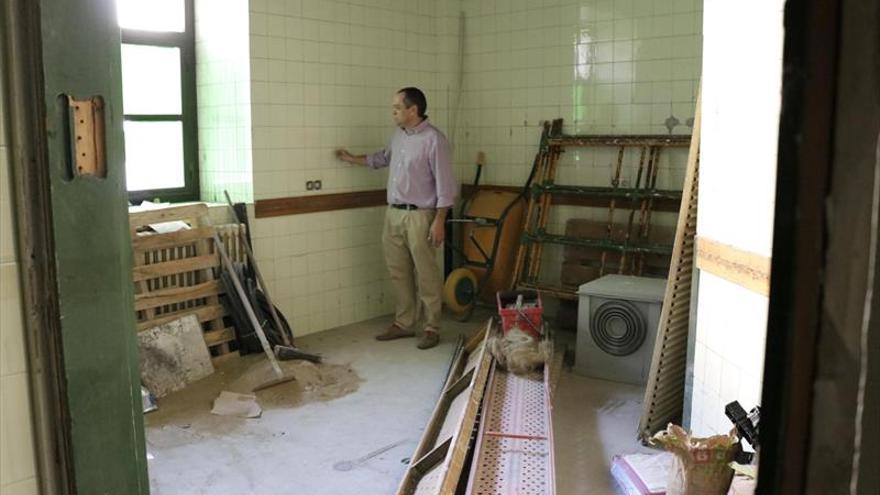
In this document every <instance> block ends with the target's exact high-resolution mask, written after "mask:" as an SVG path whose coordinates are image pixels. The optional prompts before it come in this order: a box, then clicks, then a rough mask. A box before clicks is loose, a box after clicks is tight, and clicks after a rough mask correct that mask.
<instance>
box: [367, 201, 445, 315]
mask: <svg viewBox="0 0 880 495" xmlns="http://www.w3.org/2000/svg"><path fill="white" fill-rule="evenodd" d="M434 215H435V212H434V210H430V209H418V210H401V209H397V208H391V207H390V206H389V207H388V210H387V211H386V212H385V227H384V229H383V232H382V244H383V245H384V247H385V263H386V264H387V265H388V271H389V272H390V273H391V285H392V287H393V288H394V295H395V296H396V298H397V310H396V312H395V315H394V323H395V324H397V326H399V327H400V328H404V329H413V330H416V329H415V328H413V326H414V325H415V324H416V323H417V322H418V319H419V309H420V306H421V309H422V310H423V311H424V316H425V326H426V327H433V328H435V329H439V328H440V311H441V308H442V304H443V302H442V299H441V291H442V290H443V278H442V276H441V274H440V267H439V266H438V265H437V258H436V254H437V248H435V247H433V246H431V243H430V241H429V240H428V232H429V230H430V227H431V222H433V221H434Z"/></svg>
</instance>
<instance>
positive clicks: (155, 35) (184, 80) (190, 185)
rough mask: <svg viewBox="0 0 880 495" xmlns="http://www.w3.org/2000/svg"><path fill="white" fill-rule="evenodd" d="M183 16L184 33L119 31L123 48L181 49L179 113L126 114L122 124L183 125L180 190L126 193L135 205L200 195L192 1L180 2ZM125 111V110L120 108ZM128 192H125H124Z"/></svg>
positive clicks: (191, 197) (147, 190)
mask: <svg viewBox="0 0 880 495" xmlns="http://www.w3.org/2000/svg"><path fill="white" fill-rule="evenodd" d="M183 2H184V12H185V15H186V19H185V23H184V29H185V30H184V32H182V33H175V32H167V31H161V32H156V31H143V30H136V29H123V28H120V33H121V38H122V44H123V45H141V46H157V47H171V48H179V49H180V98H181V109H180V110H181V113H180V115H179V116H178V115H177V114H165V115H144V114H128V113H125V114H124V115H123V117H122V120H123V123H124V122H126V121H131V122H181V123H182V125H183V180H184V186H183V187H176V188H165V189H145V190H142V191H128V199H129V201H132V202H134V203H140V202H141V201H144V200H153V199H155V198H159V199H161V200H162V201H170V202H183V201H198V200H199V199H200V197H199V193H200V188H199V128H198V105H197V101H196V54H195V8H194V3H193V0H183ZM123 111H124V108H123ZM126 189H127V188H126Z"/></svg>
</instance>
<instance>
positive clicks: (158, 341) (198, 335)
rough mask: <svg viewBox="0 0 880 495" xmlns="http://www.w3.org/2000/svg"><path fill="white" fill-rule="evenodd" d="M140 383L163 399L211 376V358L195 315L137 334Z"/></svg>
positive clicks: (212, 366)
mask: <svg viewBox="0 0 880 495" xmlns="http://www.w3.org/2000/svg"><path fill="white" fill-rule="evenodd" d="M138 347H139V350H140V368H141V380H142V381H143V383H144V385H145V386H146V387H147V389H149V391H150V392H152V393H153V394H154V395H155V396H156V397H160V398H161V397H164V396H166V395H168V394H169V393H171V392H174V391H177V390H180V389H182V388H184V387H186V386H187V385H188V384H190V383H193V382H195V381H197V380H200V379H202V378H205V377H206V376H208V375H210V374H212V373H214V365H213V364H212V363H211V355H210V353H209V352H208V346H207V344H205V339H204V336H203V333H202V326H201V324H199V320H198V319H197V318H196V317H195V315H192V314H191V315H188V316H185V317H183V318H180V319H178V320H174V321H170V322H168V323H165V324H162V325H159V326H157V327H154V328H151V329H148V330H144V331H142V332H140V333H138Z"/></svg>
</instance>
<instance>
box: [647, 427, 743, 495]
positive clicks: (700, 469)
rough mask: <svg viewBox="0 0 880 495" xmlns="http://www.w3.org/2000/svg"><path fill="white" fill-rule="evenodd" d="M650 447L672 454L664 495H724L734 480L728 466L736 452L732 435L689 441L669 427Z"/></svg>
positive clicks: (677, 429) (687, 436)
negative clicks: (657, 447)
mask: <svg viewBox="0 0 880 495" xmlns="http://www.w3.org/2000/svg"><path fill="white" fill-rule="evenodd" d="M653 443H656V444H659V445H661V446H663V448H665V449H666V450H668V451H669V452H672V453H673V454H675V455H674V459H673V461H672V469H671V470H670V471H669V482H668V483H667V485H666V495H725V494H726V493H727V490H728V489H729V488H730V482H731V480H732V479H733V469H731V468H730V466H729V465H728V464H730V462H731V461H733V458H734V456H735V455H736V453H737V451H738V450H739V439H738V438H737V436H736V434H735V433H734V432H731V433H729V434H727V435H716V436H713V437H709V438H692V437H691V435H690V433H688V432H687V430H685V429H684V428H682V427H680V426H676V425H673V424H671V423H670V424H669V426H668V427H667V428H666V431H661V432H658V433H657V434H656V435H654V437H653Z"/></svg>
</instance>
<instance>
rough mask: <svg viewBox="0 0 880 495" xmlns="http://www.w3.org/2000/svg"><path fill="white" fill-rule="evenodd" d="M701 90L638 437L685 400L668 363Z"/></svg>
mask: <svg viewBox="0 0 880 495" xmlns="http://www.w3.org/2000/svg"><path fill="white" fill-rule="evenodd" d="M700 101H701V99H700V96H699V94H698V95H697V106H696V112H695V115H694V131H693V135H692V136H691V147H690V151H689V152H688V164H687V170H686V172H685V180H684V187H683V188H682V191H683V194H682V197H681V208H680V210H679V214H678V223H677V224H676V225H677V227H676V231H675V242H674V244H673V249H672V262H671V264H670V268H669V278H668V279H667V282H666V292H665V295H664V297H663V305H662V307H661V309H660V323H659V325H658V328H657V336H656V337H655V341H654V352H653V354H652V357H651V369H650V372H649V374H648V382H647V384H646V387H645V396H644V400H643V401H642V414H641V417H640V419H639V437H640V438H641V439H642V441H643V442H647V441H648V439H649V438H650V437H651V436H652V435H653V434H654V433H656V432H657V431H658V430H660V429H662V428H665V427H666V424H667V423H668V422H669V421H672V420H673V419H675V418H677V417H678V416H680V414H681V409H682V405H683V402H684V379H685V374H684V366H669V365H668V364H669V363H680V362H683V359H684V358H686V355H687V347H686V346H682V345H681V342H683V341H686V340H687V339H686V336H687V333H688V330H689V324H688V321H689V315H690V297H689V296H690V294H691V288H692V284H691V280H692V277H693V266H694V265H693V263H692V262H691V260H690V259H689V252H690V245H691V243H692V240H693V238H694V236H695V235H696V225H697V221H696V219H697V203H698V202H697V199H698V194H699V170H700V122H701V118H700ZM657 403H664V404H666V403H671V404H676V405H677V407H675V408H672V409H663V410H658V409H655V408H654V407H653V406H652V404H657Z"/></svg>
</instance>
